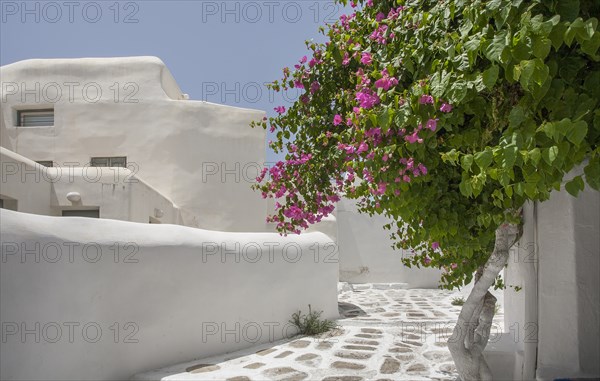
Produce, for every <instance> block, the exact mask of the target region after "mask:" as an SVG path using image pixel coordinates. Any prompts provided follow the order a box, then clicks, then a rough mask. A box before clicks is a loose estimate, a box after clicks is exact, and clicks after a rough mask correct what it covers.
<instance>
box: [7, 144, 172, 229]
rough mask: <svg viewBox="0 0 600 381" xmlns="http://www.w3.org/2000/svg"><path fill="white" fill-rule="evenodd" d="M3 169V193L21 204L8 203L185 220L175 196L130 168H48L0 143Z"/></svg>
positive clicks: (47, 211)
mask: <svg viewBox="0 0 600 381" xmlns="http://www.w3.org/2000/svg"><path fill="white" fill-rule="evenodd" d="M0 172H1V176H0V177H1V178H0V196H2V197H3V198H8V199H10V200H11V201H12V200H16V208H8V209H12V210H16V211H20V212H26V213H33V214H43V215H50V216H60V215H61V213H62V210H69V209H71V210H73V209H75V210H81V209H99V211H100V213H99V214H100V218H109V219H113V220H122V221H131V222H142V223H148V222H149V220H150V217H153V218H156V219H155V220H154V221H153V222H155V223H167V224H180V222H181V221H180V214H179V210H178V209H177V207H176V206H175V205H173V202H171V200H169V199H167V198H165V197H164V196H163V195H161V194H160V193H158V192H156V190H154V189H153V188H152V187H150V186H148V184H146V183H144V182H143V181H142V180H141V179H139V178H138V177H136V176H135V175H134V174H133V173H132V172H131V171H130V170H128V169H127V168H92V167H87V168H81V167H77V168H75V167H72V168H47V167H44V166H42V165H39V164H37V163H35V162H34V161H31V160H29V159H27V158H26V157H23V156H21V155H19V154H17V153H15V152H12V151H9V150H7V149H6V148H4V147H0ZM70 192H77V193H79V195H80V197H81V200H80V201H78V202H76V203H72V202H70V201H69V200H68V199H67V194H69V193H70ZM13 206H14V203H13ZM157 210H158V211H160V214H161V215H160V216H157V215H156V211H157Z"/></svg>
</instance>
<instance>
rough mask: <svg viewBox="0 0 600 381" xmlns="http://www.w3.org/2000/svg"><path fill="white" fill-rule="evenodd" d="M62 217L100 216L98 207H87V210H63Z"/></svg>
mask: <svg viewBox="0 0 600 381" xmlns="http://www.w3.org/2000/svg"><path fill="white" fill-rule="evenodd" d="M62 216H63V217H87V218H100V209H88V210H63V211H62Z"/></svg>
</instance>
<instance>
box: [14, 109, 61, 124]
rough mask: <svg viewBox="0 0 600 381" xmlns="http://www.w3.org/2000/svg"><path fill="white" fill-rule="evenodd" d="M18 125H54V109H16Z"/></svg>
mask: <svg viewBox="0 0 600 381" xmlns="http://www.w3.org/2000/svg"><path fill="white" fill-rule="evenodd" d="M17 126H18V127H51V126H54V110H53V109H47V110H21V111H17Z"/></svg>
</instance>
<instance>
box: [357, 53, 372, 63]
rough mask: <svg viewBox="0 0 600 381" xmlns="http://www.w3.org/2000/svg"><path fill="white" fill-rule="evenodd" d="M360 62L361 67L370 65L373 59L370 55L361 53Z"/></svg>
mask: <svg viewBox="0 0 600 381" xmlns="http://www.w3.org/2000/svg"><path fill="white" fill-rule="evenodd" d="M360 62H362V63H363V65H370V64H371V63H372V62H373V57H372V56H371V53H367V52H365V53H363V54H362V57H361V59H360Z"/></svg>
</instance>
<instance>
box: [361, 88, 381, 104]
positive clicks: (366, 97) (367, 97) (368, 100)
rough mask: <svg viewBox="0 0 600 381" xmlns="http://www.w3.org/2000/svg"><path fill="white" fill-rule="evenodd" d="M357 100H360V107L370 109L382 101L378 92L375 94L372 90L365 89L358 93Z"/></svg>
mask: <svg viewBox="0 0 600 381" xmlns="http://www.w3.org/2000/svg"><path fill="white" fill-rule="evenodd" d="M356 100H357V101H358V102H359V104H360V107H362V108H365V109H369V108H371V107H373V106H375V105H377V104H379V102H380V101H381V99H379V97H378V96H377V94H374V93H373V92H372V91H371V90H369V89H365V90H363V91H360V92H358V93H357V94H356Z"/></svg>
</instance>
